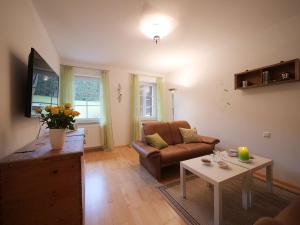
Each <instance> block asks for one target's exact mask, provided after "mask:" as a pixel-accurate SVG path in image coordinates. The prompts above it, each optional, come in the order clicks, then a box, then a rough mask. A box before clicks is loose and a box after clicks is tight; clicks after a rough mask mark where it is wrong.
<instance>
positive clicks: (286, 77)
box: [281, 73, 290, 80]
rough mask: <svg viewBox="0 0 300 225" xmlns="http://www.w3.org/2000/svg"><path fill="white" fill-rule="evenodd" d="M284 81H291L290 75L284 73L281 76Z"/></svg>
mask: <svg viewBox="0 0 300 225" xmlns="http://www.w3.org/2000/svg"><path fill="white" fill-rule="evenodd" d="M281 79H282V80H289V79H290V73H282V74H281Z"/></svg>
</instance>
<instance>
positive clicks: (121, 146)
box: [114, 145, 130, 148]
mask: <svg viewBox="0 0 300 225" xmlns="http://www.w3.org/2000/svg"><path fill="white" fill-rule="evenodd" d="M125 147H127V148H130V146H129V145H117V146H114V148H125Z"/></svg>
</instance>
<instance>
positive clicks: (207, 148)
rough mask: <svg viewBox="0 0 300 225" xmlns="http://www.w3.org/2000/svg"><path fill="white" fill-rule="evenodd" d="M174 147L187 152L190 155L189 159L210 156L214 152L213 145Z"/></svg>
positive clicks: (199, 144)
mask: <svg viewBox="0 0 300 225" xmlns="http://www.w3.org/2000/svg"><path fill="white" fill-rule="evenodd" d="M176 146H177V147H180V148H184V149H186V150H189V154H190V155H191V157H199V156H203V155H207V154H211V153H212V152H213V150H214V145H210V144H206V143H188V144H177V145H176Z"/></svg>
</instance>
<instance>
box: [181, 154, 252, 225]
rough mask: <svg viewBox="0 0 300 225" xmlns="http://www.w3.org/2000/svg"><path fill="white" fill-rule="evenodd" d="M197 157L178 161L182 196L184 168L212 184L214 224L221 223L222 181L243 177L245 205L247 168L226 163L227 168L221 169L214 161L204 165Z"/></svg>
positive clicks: (183, 194) (244, 199) (184, 177)
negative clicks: (209, 164)
mask: <svg viewBox="0 0 300 225" xmlns="http://www.w3.org/2000/svg"><path fill="white" fill-rule="evenodd" d="M208 157H209V156H203V157H198V158H194V159H190V160H185V161H181V162H180V185H181V194H182V197H184V198H186V170H188V171H190V172H192V173H193V174H195V175H197V176H198V177H200V178H202V179H203V180H205V181H207V182H208V183H210V184H212V185H213V186H214V225H221V223H222V186H223V184H224V183H226V182H228V181H230V180H232V179H235V178H237V177H240V176H244V177H245V182H243V184H244V185H243V207H244V208H245V207H247V205H248V203H247V201H248V198H246V197H247V196H248V192H249V186H248V185H249V177H251V176H250V172H249V169H247V168H244V167H241V166H238V165H235V164H232V163H228V164H229V168H228V169H221V168H220V167H219V166H218V164H217V163H216V162H212V165H211V166H207V165H204V163H202V161H201V158H208Z"/></svg>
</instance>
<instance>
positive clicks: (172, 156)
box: [160, 145, 189, 165]
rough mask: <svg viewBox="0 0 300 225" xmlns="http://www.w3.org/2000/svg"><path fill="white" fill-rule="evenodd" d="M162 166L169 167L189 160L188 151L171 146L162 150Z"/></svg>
mask: <svg viewBox="0 0 300 225" xmlns="http://www.w3.org/2000/svg"><path fill="white" fill-rule="evenodd" d="M160 156H161V164H162V165H169V164H173V163H176V162H180V161H182V160H185V159H188V158H189V154H188V150H187V149H185V148H182V147H179V146H175V145H169V146H168V147H167V148H163V149H161V150H160Z"/></svg>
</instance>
